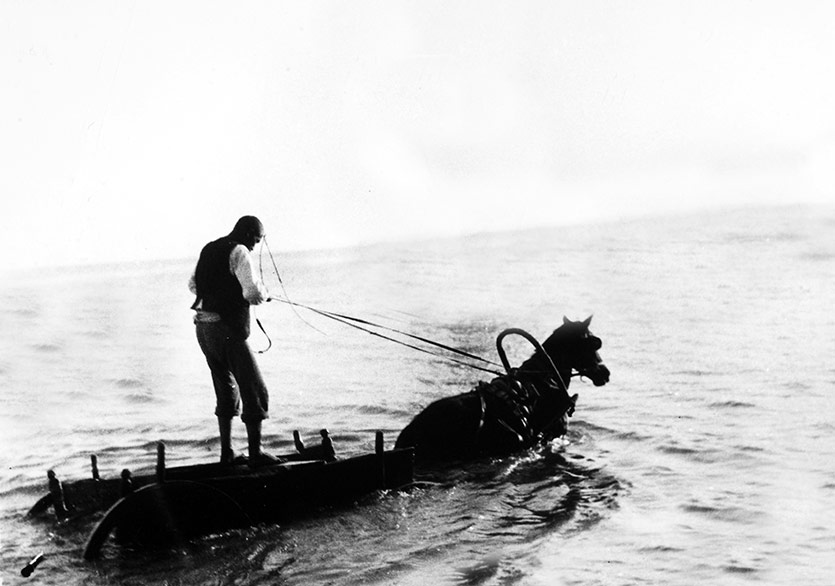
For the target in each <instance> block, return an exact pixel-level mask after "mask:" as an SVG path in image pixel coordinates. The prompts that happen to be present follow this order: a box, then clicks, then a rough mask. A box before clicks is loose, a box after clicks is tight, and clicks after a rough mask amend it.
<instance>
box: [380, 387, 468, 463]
mask: <svg viewBox="0 0 835 586" xmlns="http://www.w3.org/2000/svg"><path fill="white" fill-rule="evenodd" d="M480 414H481V404H480V400H479V398H478V396H477V395H476V393H474V392H469V393H463V394H460V395H455V396H453V397H444V398H442V399H438V400H437V401H434V402H432V403H430V404H429V405H427V406H426V408H425V409H424V410H423V411H421V412H420V413H418V415H417V416H416V417H415V418H414V419H413V420H412V421H411V423H409V424H408V425H407V426H406V427H405V428H403V431H401V432H400V435H399V436H398V437H397V442H396V443H395V447H397V448H406V447H413V448H415V457H416V458H418V459H425V458H431V459H446V458H457V457H461V456H463V455H466V454H468V453H470V452H472V451H473V450H475V449H476V443H475V437H476V434H477V432H478V426H479V423H480Z"/></svg>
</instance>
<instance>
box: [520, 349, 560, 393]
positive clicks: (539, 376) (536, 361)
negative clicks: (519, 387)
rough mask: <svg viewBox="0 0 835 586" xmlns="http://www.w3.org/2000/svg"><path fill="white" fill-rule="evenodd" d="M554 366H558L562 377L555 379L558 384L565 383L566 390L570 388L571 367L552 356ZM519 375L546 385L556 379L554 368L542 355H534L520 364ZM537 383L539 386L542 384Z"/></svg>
mask: <svg viewBox="0 0 835 586" xmlns="http://www.w3.org/2000/svg"><path fill="white" fill-rule="evenodd" d="M552 359H553V361H554V366H556V367H557V372H558V373H559V374H560V379H561V380H558V381H555V382H556V383H557V384H558V385H562V384H564V385H565V390H566V391H567V390H568V385H570V384H571V367H567V366H565V365H563V364H561V362H560V361H559V359H558V357H552ZM518 372H519V375H520V376H521V377H523V378H526V379H528V380H530V381H531V382H533V383H534V384H536V383H540V385H542V386H545V385H546V384H547V381H549V380H550V381H553V380H554V370H553V369H552V368H551V365H550V364H549V363H548V360H547V359H545V358H542V357H537V356H532V357H531V358H529V359H527V360H526V361H525V362H523V363H522V364H521V365H520V366H519V371H518ZM540 385H537V386H540Z"/></svg>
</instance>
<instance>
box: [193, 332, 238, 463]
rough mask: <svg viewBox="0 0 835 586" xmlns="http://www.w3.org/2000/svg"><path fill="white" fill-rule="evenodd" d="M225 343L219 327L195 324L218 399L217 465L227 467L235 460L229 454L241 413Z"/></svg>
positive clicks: (216, 409)
mask: <svg viewBox="0 0 835 586" xmlns="http://www.w3.org/2000/svg"><path fill="white" fill-rule="evenodd" d="M225 340H226V334H225V331H224V330H223V329H222V327H221V326H220V324H217V323H208V324H197V341H198V343H199V344H200V349H201V350H202V351H203V354H204V355H205V356H206V363H207V364H208V365H209V370H210V371H211V373H212V386H214V390H215V397H216V399H217V403H216V407H215V415H216V416H217V424H218V431H219V432H220V461H221V462H225V463H229V462H232V461H233V460H234V458H235V454H234V452H233V451H232V419H233V418H234V417H235V416H236V415H238V414H240V412H241V399H240V395H239V394H238V385H237V381H235V377H234V376H233V375H232V373H231V372H230V370H229V365H228V364H227V360H226V351H225Z"/></svg>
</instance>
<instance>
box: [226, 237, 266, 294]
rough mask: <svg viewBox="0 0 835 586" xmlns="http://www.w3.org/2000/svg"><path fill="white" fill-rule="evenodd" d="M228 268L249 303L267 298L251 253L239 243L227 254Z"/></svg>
mask: <svg viewBox="0 0 835 586" xmlns="http://www.w3.org/2000/svg"><path fill="white" fill-rule="evenodd" d="M229 270H231V271H232V273H234V275H235V276H236V277H237V278H238V282H239V283H240V284H241V289H243V292H244V299H246V300H247V301H248V302H249V303H250V305H258V304H259V303H263V302H264V301H266V300H267V299H268V298H269V296H270V295H269V293H268V292H267V288H266V287H264V283H262V282H261V277H260V276H259V275H258V273H257V272H256V270H255V265H254V263H253V261H252V255H251V254H249V251H248V250H247V248H246V246H244V245H242V244H239V245H238V246H236V247H235V248H233V249H232V252H231V254H230V255H229Z"/></svg>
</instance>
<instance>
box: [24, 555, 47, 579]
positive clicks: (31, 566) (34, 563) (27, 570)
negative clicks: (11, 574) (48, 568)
mask: <svg viewBox="0 0 835 586" xmlns="http://www.w3.org/2000/svg"><path fill="white" fill-rule="evenodd" d="M43 558H44V555H43V552H41V553H39V554H38V555H36V556H35V557H33V558H32V559H31V560H30V561H29V563H28V564H26V566H25V567H24V568H23V569H22V570H20V575H21V576H23V577H24V578H28V577H29V576H31V575H32V572H34V571H35V568H37V567H38V564H40V563H41V562H42V561H43Z"/></svg>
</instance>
